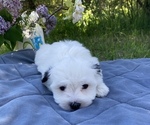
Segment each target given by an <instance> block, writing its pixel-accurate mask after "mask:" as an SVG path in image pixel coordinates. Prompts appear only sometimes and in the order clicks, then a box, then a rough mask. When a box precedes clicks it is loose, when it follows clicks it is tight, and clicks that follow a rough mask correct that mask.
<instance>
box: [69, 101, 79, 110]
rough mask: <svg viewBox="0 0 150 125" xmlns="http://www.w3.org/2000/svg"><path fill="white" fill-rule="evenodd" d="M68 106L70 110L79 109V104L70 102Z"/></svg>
mask: <svg viewBox="0 0 150 125" xmlns="http://www.w3.org/2000/svg"><path fill="white" fill-rule="evenodd" d="M69 106H70V108H71V109H72V110H77V109H79V108H80V106H81V103H78V102H72V103H70V105H69Z"/></svg>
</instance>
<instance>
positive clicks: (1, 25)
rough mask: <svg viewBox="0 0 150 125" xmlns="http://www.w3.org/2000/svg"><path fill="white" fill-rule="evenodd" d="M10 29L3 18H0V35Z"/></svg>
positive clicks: (8, 23)
mask: <svg viewBox="0 0 150 125" xmlns="http://www.w3.org/2000/svg"><path fill="white" fill-rule="evenodd" d="M10 27H11V24H10V22H6V21H5V20H4V19H3V17H1V16H0V34H4V33H5V31H7V30H8V29H9V28H10Z"/></svg>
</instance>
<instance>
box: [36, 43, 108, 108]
mask: <svg viewBox="0 0 150 125" xmlns="http://www.w3.org/2000/svg"><path fill="white" fill-rule="evenodd" d="M35 64H36V65H37V68H38V71H39V72H41V74H42V82H43V83H44V84H45V85H46V86H47V88H48V89H49V90H50V91H52V93H53V97H54V100H55V102H56V103H58V104H59V106H60V107H62V108H63V109H65V110H77V109H79V108H82V107H86V106H89V105H90V104H91V103H92V101H93V100H94V99H95V97H96V96H97V97H104V96H106V95H107V94H108V92H109V89H108V87H107V86H106V85H105V83H104V82H103V76H102V70H101V69H100V65H99V61H98V59H97V58H96V57H92V56H91V54H90V51H89V50H88V49H86V48H85V47H83V46H82V44H80V43H79V42H77V41H69V40H66V41H59V42H55V43H53V44H51V45H49V44H44V45H42V46H41V48H40V49H39V50H38V51H37V52H36V56H35Z"/></svg>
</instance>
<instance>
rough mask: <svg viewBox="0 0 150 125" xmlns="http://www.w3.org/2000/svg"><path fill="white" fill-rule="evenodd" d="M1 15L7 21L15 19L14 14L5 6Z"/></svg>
mask: <svg viewBox="0 0 150 125" xmlns="http://www.w3.org/2000/svg"><path fill="white" fill-rule="evenodd" d="M0 16H2V17H3V18H4V20H6V21H10V22H12V21H13V18H12V15H11V14H10V13H9V12H8V11H7V9H5V8H4V9H2V10H0Z"/></svg>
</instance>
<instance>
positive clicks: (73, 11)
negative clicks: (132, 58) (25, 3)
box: [0, 0, 84, 50]
mask: <svg viewBox="0 0 150 125" xmlns="http://www.w3.org/2000/svg"><path fill="white" fill-rule="evenodd" d="M20 1H21V0H0V47H1V45H2V44H4V45H6V46H7V47H8V48H9V49H10V50H13V49H14V48H15V45H16V42H18V41H19V42H23V39H24V37H25V38H31V37H32V35H33V34H34V33H35V27H36V26H41V27H42V28H43V31H44V33H45V34H49V32H50V31H51V30H53V29H54V28H55V26H56V22H57V20H56V17H55V16H54V14H55V13H53V14H49V10H48V8H47V7H46V6H45V5H39V6H37V8H36V10H35V11H32V12H31V13H29V12H28V11H25V12H23V13H21V10H22V5H21V2H20ZM62 3H63V2H62ZM64 3H65V4H66V6H67V7H68V11H67V12H66V18H65V19H72V20H73V23H76V22H78V21H79V20H80V19H81V18H82V13H83V11H84V7H83V5H82V1H81V0H75V3H74V4H73V3H72V1H70V0H64ZM56 12H57V11H56Z"/></svg>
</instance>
